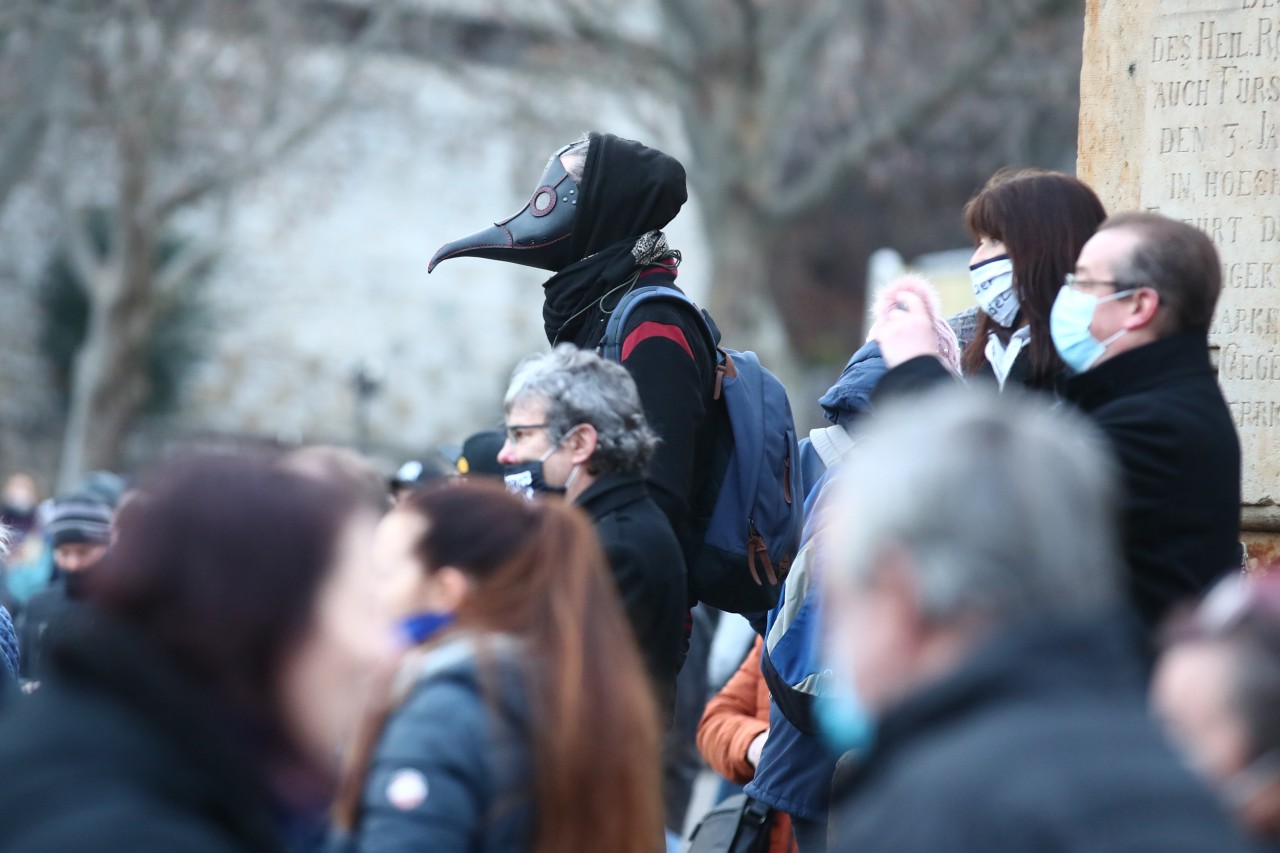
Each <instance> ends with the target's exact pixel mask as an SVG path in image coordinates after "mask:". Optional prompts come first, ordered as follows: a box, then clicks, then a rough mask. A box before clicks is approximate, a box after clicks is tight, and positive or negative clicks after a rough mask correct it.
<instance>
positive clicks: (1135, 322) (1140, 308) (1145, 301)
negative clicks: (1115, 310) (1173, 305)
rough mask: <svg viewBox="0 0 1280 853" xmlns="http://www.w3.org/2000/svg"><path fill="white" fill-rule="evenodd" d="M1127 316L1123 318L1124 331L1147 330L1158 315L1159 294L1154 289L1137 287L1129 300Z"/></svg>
mask: <svg viewBox="0 0 1280 853" xmlns="http://www.w3.org/2000/svg"><path fill="white" fill-rule="evenodd" d="M1129 302H1130V308H1129V315H1128V316H1127V317H1125V320H1124V327H1125V328H1126V329H1143V328H1147V327H1148V326H1150V325H1151V324H1153V323H1154V322H1155V321H1156V316H1157V315H1158V314H1159V313H1160V294H1159V293H1158V292H1156V289H1155V288H1154V287H1139V288H1138V289H1137V290H1136V291H1134V293H1133V296H1132V297H1131V298H1130V300H1129Z"/></svg>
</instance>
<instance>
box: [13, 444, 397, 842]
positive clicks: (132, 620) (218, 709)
mask: <svg viewBox="0 0 1280 853" xmlns="http://www.w3.org/2000/svg"><path fill="white" fill-rule="evenodd" d="M141 494H142V497H139V498H137V499H135V500H134V501H132V502H131V503H130V504H129V505H128V508H127V509H126V510H125V511H124V512H122V513H121V514H120V516H119V517H118V518H117V528H116V539H115V541H114V543H113V544H112V546H111V548H110V550H109V551H108V552H107V554H106V556H105V557H104V558H103V559H102V562H101V563H100V564H99V565H97V566H95V567H94V570H93V574H92V576H90V577H88V578H87V580H86V605H85V606H86V612H85V616H86V618H84V619H83V620H77V622H76V623H75V625H74V626H70V625H69V626H68V628H67V630H65V631H64V632H62V633H61V635H60V636H59V637H58V639H57V641H56V642H55V643H54V644H53V646H52V647H51V650H50V660H49V669H48V672H47V674H46V675H47V677H46V678H45V679H44V681H43V683H42V685H41V687H40V689H39V690H38V691H36V692H35V693H34V694H33V695H31V696H18V697H14V698H13V700H12V701H11V702H9V703H7V705H6V707H5V709H4V713H3V714H0V778H3V779H4V780H5V784H4V785H3V786H0V849H2V850H5V851H8V853H38V851H46V850H174V851H178V850H181V851H184V853H196V851H198V853H233V851H261V853H271V851H284V850H286V849H293V850H297V849H310V847H309V845H314V844H315V843H316V842H318V841H319V840H320V839H321V838H322V837H323V832H324V829H325V820H324V816H325V808H326V806H327V805H328V803H329V802H330V800H331V798H332V796H333V793H334V790H335V785H336V782H337V781H338V772H339V770H340V766H339V764H340V762H339V761H338V760H337V758H338V756H340V755H341V750H342V746H343V744H344V743H345V742H346V740H347V739H348V738H349V737H350V734H351V731H352V730H353V729H354V727H355V726H356V724H357V723H358V722H359V720H360V715H361V713H362V711H363V709H364V708H365V707H366V706H367V702H368V699H369V696H370V695H371V691H372V688H373V686H374V680H373V679H372V678H371V677H370V674H371V673H373V672H377V671H378V670H379V668H380V667H382V668H385V667H386V666H389V665H391V664H392V663H394V660H395V659H394V656H393V652H394V645H393V643H392V642H391V628H392V623H391V620H390V618H389V616H385V615H384V613H383V611H382V608H381V599H380V588H379V586H378V584H377V582H376V580H375V579H374V578H373V572H372V569H371V566H370V562H371V557H370V550H371V549H370V545H371V543H372V540H373V534H374V530H375V526H376V524H377V521H378V515H377V513H376V511H375V510H373V509H371V508H369V507H368V506H367V505H366V504H365V503H363V502H362V501H361V499H360V495H359V494H358V493H357V492H355V491H353V490H352V489H351V488H348V487H346V485H345V484H343V483H339V482H338V481H336V480H335V481H331V482H326V481H321V480H319V479H315V478H310V479H309V478H306V477H302V476H299V475H297V474H293V473H290V472H288V471H286V470H284V469H283V468H281V467H280V465H278V464H277V462H276V461H275V460H272V459H267V458H262V459H246V458H238V457H235V456H210V457H204V458H197V459H187V460H181V461H177V462H173V463H170V464H169V465H167V466H166V467H165V468H164V469H162V470H161V471H159V472H158V473H157V474H156V475H155V476H152V477H148V478H145V479H144V480H143V482H142V483H141Z"/></svg>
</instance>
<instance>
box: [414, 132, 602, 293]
mask: <svg viewBox="0 0 1280 853" xmlns="http://www.w3.org/2000/svg"><path fill="white" fill-rule="evenodd" d="M572 147H573V143H571V144H569V145H566V146H565V147H563V148H561V149H560V150H559V151H557V152H556V153H555V154H553V155H551V159H550V160H549V161H548V162H547V168H546V171H544V172H543V173H542V178H541V180H539V181H538V188H537V189H535V190H534V191H533V195H532V196H530V198H529V202H528V204H526V205H525V206H524V208H523V209H522V210H521V211H520V212H519V213H517V214H516V215H515V216H512V217H510V218H508V219H505V220H503V221H502V222H498V223H495V224H494V225H493V226H492V227H490V228H486V229H484V230H483V231H477V232H476V233H474V234H471V235H469V236H467V237H463V238H462V239H460V240H454V241H453V242H452V243H446V244H445V245H443V246H441V247H440V248H439V249H437V250H436V253H435V255H434V256H433V257H432V258H431V263H430V264H429V265H428V266H427V272H428V273H429V272H431V271H432V270H434V269H435V268H436V264H438V263H440V262H441V261H443V260H447V259H449V258H488V259H489V260H493V261H506V262H507V263H510V264H521V265H522V266H526V267H537V268H538V269H542V270H549V271H550V272H559V271H560V270H562V269H564V268H565V267H567V266H568V265H569V264H570V263H572V262H573V259H572V258H570V257H569V237H570V236H571V235H572V234H573V219H574V214H575V213H577V210H578V184H577V182H576V181H574V179H573V176H571V175H570V174H569V173H568V172H567V171H565V168H564V164H563V163H561V162H560V155H561V154H564V153H565V152H566V151H568V150H569V149H570V148H572Z"/></svg>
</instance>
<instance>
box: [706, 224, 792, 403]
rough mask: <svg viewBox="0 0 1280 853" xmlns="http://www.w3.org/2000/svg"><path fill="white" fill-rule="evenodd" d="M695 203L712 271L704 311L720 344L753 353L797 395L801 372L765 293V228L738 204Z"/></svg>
mask: <svg viewBox="0 0 1280 853" xmlns="http://www.w3.org/2000/svg"><path fill="white" fill-rule="evenodd" d="M699 201H700V202H701V204H702V210H703V222H704V226H703V228H704V231H705V233H706V237H707V245H708V246H709V247H710V249H711V266H712V270H713V272H712V279H711V293H710V296H709V299H708V300H707V302H708V306H707V307H708V310H709V311H710V313H711V316H712V317H713V318H714V319H715V321H716V324H717V325H718V326H719V327H720V332H721V334H722V336H723V342H724V344H725V345H726V346H730V347H733V348H734V349H739V350H753V351H754V352H755V353H756V354H757V355H759V356H760V361H761V362H762V363H763V364H764V365H765V366H766V367H768V368H769V370H771V371H772V372H773V373H774V375H776V376H777V377H778V378H779V379H781V380H782V382H783V384H784V385H786V386H787V390H788V392H789V393H790V394H792V395H795V394H797V393H798V392H799V391H800V390H801V388H802V384H801V381H802V377H801V370H800V367H799V363H798V361H797V359H796V355H795V349H794V348H793V347H792V346H791V340H790V337H789V336H788V334H787V329H786V325H785V324H784V323H783V319H782V314H781V312H780V311H779V309H778V308H777V307H776V304H775V303H774V300H773V297H772V294H771V293H770V291H769V273H770V241H769V237H768V234H769V232H770V230H771V229H770V228H769V227H768V223H767V222H766V221H765V219H764V217H763V215H762V214H761V213H760V212H759V211H758V210H756V209H754V208H752V207H751V206H749V205H748V204H745V203H742V202H737V203H734V202H727V201H726V202H718V201H716V200H714V199H699ZM795 402H796V401H795V400H793V403H792V405H793V408H794V405H795Z"/></svg>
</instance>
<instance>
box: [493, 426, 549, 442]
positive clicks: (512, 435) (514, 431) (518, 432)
mask: <svg viewBox="0 0 1280 853" xmlns="http://www.w3.org/2000/svg"><path fill="white" fill-rule="evenodd" d="M549 426H551V424H545V423H544V424H507V425H506V426H504V427H503V429H504V430H505V431H506V433H507V441H509V442H511V443H512V444H517V443H519V441H520V439H522V438H524V433H525V432H531V431H533V430H535V429H546V428H547V427H549Z"/></svg>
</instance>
